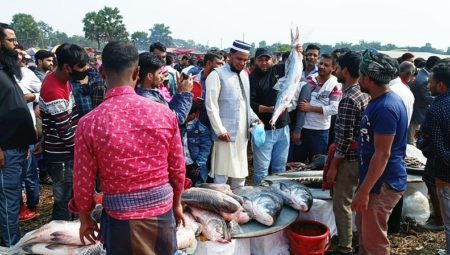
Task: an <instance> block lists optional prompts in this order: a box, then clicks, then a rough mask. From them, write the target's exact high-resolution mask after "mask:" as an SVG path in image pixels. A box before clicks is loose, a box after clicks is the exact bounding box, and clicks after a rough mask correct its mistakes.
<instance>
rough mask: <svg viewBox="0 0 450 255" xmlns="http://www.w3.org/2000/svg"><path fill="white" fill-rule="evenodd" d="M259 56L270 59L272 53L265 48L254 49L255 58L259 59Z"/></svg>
mask: <svg viewBox="0 0 450 255" xmlns="http://www.w3.org/2000/svg"><path fill="white" fill-rule="evenodd" d="M261 56H267V57H269V58H270V57H272V56H273V53H272V51H270V50H269V49H267V48H258V49H256V52H255V58H259V57H261Z"/></svg>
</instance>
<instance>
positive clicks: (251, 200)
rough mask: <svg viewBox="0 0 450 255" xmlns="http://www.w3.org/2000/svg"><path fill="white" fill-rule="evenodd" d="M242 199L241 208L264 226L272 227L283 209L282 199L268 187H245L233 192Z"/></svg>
mask: <svg viewBox="0 0 450 255" xmlns="http://www.w3.org/2000/svg"><path fill="white" fill-rule="evenodd" d="M234 193H235V194H236V195H238V196H241V197H242V198H243V199H244V204H243V207H244V209H245V211H246V212H247V213H248V215H249V216H250V217H251V218H252V219H254V220H256V221H258V222H259V223H261V224H264V225H266V226H272V225H273V224H275V222H276V221H277V217H278V215H279V214H280V212H281V209H282V208H283V198H281V196H280V195H278V194H276V193H275V192H273V191H272V190H271V189H270V188H269V187H260V186H245V187H242V188H238V189H236V190H234Z"/></svg>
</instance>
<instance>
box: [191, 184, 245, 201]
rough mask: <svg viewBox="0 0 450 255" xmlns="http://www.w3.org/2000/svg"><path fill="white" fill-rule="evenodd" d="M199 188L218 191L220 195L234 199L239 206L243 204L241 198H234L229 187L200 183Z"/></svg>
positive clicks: (226, 185)
mask: <svg viewBox="0 0 450 255" xmlns="http://www.w3.org/2000/svg"><path fill="white" fill-rule="evenodd" d="M198 187H199V188H205V189H213V190H216V191H220V192H222V193H225V194H227V195H228V196H230V197H232V198H234V199H235V200H236V201H238V202H239V203H240V204H241V205H242V203H244V201H243V200H242V198H241V197H239V196H236V195H235V194H234V193H233V191H232V190H231V187H230V185H228V184H217V183H202V184H200V185H199V186H198Z"/></svg>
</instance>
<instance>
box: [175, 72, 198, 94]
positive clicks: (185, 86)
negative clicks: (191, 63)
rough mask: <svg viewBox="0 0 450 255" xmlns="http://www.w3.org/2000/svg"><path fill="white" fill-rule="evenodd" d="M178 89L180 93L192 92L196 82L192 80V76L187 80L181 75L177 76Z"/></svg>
mask: <svg viewBox="0 0 450 255" xmlns="http://www.w3.org/2000/svg"><path fill="white" fill-rule="evenodd" d="M177 87H178V93H182V92H191V91H192V88H193V87H194V80H193V79H192V76H191V75H189V77H188V78H187V79H182V77H181V75H180V74H177Z"/></svg>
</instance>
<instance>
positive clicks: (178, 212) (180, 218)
mask: <svg viewBox="0 0 450 255" xmlns="http://www.w3.org/2000/svg"><path fill="white" fill-rule="evenodd" d="M173 216H174V217H175V221H176V223H177V226H179V225H180V224H182V225H183V226H186V225H185V219H184V214H183V207H182V206H181V204H176V205H174V206H173Z"/></svg>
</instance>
